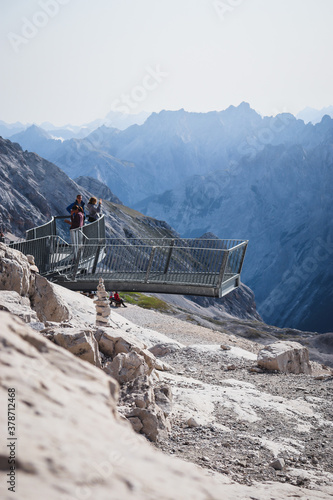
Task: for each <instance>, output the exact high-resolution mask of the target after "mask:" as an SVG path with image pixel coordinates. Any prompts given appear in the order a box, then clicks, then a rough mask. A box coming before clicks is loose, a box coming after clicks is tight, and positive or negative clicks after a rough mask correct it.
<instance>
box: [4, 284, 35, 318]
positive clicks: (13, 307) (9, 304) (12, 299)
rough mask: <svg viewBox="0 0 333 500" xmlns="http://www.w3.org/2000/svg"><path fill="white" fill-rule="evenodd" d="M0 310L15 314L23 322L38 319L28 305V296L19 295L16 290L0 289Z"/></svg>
mask: <svg viewBox="0 0 333 500" xmlns="http://www.w3.org/2000/svg"><path fill="white" fill-rule="evenodd" d="M0 310H2V311H8V312H10V313H12V314H15V316H18V317H19V318H21V319H22V320H23V321H24V322H25V323H31V322H35V321H38V317H37V314H36V312H35V311H33V310H32V309H31V307H30V300H29V299H28V297H21V295H19V294H18V293H17V292H10V291H9V290H0Z"/></svg>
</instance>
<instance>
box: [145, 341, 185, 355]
mask: <svg viewBox="0 0 333 500" xmlns="http://www.w3.org/2000/svg"><path fill="white" fill-rule="evenodd" d="M180 348H181V346H180V345H179V344H176V343H173V342H164V343H161V344H155V345H153V346H152V347H150V348H149V351H150V352H151V353H153V354H154V356H156V357H162V356H166V355H167V354H172V353H173V352H176V351H179V349H180Z"/></svg>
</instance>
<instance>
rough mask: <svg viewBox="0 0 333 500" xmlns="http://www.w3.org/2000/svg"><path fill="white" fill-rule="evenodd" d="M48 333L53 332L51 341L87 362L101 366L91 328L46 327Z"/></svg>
mask: <svg viewBox="0 0 333 500" xmlns="http://www.w3.org/2000/svg"><path fill="white" fill-rule="evenodd" d="M48 333H49V334H50V333H52V334H53V341H54V342H55V343H56V344H57V345H59V346H61V347H63V348H64V349H66V350H67V351H70V352H71V353H72V354H74V355H75V356H78V357H79V358H81V359H83V360H85V361H89V363H91V364H93V365H95V366H98V367H101V358H100V353H99V350H98V344H97V342H96V339H95V337H94V335H93V332H92V331H91V330H82V329H80V328H57V329H53V331H52V329H51V330H50V329H48Z"/></svg>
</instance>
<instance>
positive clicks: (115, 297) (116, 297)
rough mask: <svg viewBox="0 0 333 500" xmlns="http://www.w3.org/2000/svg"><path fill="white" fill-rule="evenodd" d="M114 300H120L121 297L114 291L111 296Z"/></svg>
mask: <svg viewBox="0 0 333 500" xmlns="http://www.w3.org/2000/svg"><path fill="white" fill-rule="evenodd" d="M113 298H114V300H116V301H117V302H120V301H121V298H120V297H119V294H118V293H117V292H116V293H115V294H114V296H113Z"/></svg>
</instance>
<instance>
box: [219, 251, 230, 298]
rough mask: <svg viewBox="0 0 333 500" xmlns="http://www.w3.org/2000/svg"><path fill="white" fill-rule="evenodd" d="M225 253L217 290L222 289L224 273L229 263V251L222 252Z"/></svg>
mask: <svg viewBox="0 0 333 500" xmlns="http://www.w3.org/2000/svg"><path fill="white" fill-rule="evenodd" d="M222 251H223V257H222V264H221V268H220V272H219V277H218V279H217V288H218V289H220V288H221V286H222V282H223V276H224V271H225V268H226V265H227V262H228V258H229V250H222Z"/></svg>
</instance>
